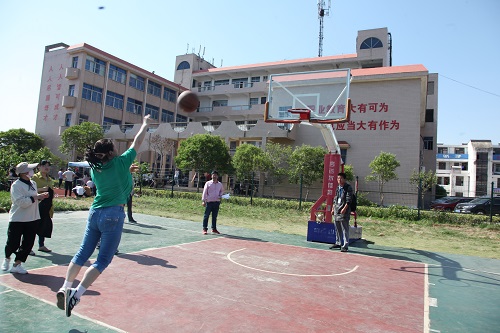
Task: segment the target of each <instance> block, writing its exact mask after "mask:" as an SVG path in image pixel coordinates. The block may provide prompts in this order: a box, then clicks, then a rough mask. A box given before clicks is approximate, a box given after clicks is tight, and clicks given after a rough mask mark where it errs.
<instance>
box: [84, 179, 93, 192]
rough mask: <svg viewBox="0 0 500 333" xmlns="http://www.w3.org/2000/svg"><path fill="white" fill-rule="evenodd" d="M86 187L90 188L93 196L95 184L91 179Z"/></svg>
mask: <svg viewBox="0 0 500 333" xmlns="http://www.w3.org/2000/svg"><path fill="white" fill-rule="evenodd" d="M86 185H87V186H88V187H89V188H90V190H91V192H92V195H95V184H94V182H93V181H92V178H90V179H89V180H88V181H87V183H86Z"/></svg>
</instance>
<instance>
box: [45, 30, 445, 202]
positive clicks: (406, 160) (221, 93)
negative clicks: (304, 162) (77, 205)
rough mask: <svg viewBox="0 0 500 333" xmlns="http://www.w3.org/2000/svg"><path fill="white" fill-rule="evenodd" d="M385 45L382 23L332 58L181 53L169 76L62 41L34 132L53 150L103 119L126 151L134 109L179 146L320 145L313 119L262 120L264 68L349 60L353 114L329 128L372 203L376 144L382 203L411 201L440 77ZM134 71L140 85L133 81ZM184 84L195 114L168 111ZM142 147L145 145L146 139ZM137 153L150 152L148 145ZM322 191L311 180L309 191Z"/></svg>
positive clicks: (431, 131)
mask: <svg viewBox="0 0 500 333" xmlns="http://www.w3.org/2000/svg"><path fill="white" fill-rule="evenodd" d="M390 44H391V39H390V34H389V32H388V30H387V28H381V29H372V30H363V31H359V32H358V37H357V39H356V53H353V54H347V55H340V56H324V57H316V58H308V59H296V60H286V61H278V62H269V63H259V64H248V65H242V66H231V67H221V68H216V67H215V66H213V65H212V64H210V63H209V62H207V61H205V60H204V59H203V58H201V57H200V56H199V55H195V54H185V55H180V56H178V57H177V58H176V61H175V68H176V70H175V74H174V81H173V82H171V81H169V80H166V79H164V78H161V77H158V76H156V75H154V74H153V73H149V72H147V71H145V70H142V69H140V68H138V67H136V66H134V65H132V64H129V63H127V62H125V61H123V60H121V59H119V58H117V57H115V56H112V55H110V54H107V53H105V52H103V51H101V50H99V49H97V48H95V47H92V46H90V45H87V44H82V45H76V46H71V47H68V46H64V45H63V46H62V47H59V48H58V49H57V50H55V51H49V52H46V53H45V59H44V71H43V75H42V84H41V90H40V102H39V109H38V118H37V127H36V133H37V134H39V135H40V136H41V137H42V138H44V139H45V142H46V145H47V146H49V148H51V149H52V151H54V152H56V151H57V147H58V146H59V145H60V144H61V143H60V134H61V133H62V131H63V130H64V129H65V128H67V126H72V125H75V124H78V123H80V122H81V121H93V122H96V123H100V124H103V125H107V128H109V129H108V130H107V133H106V136H107V137H111V138H114V139H116V140H117V141H118V142H121V144H120V147H119V149H120V150H124V149H125V148H126V146H127V145H128V144H129V143H130V142H131V140H132V139H133V136H134V135H135V133H136V132H137V130H138V126H139V125H138V124H139V123H140V119H141V117H142V116H143V115H144V114H148V113H150V114H152V116H153V115H154V117H153V118H155V119H157V120H158V123H159V125H158V126H157V128H155V129H154V135H160V136H161V137H164V138H169V139H171V140H174V141H175V142H176V143H177V146H178V143H179V142H180V141H182V140H183V139H186V138H188V137H190V136H192V135H194V134H198V133H211V134H213V135H219V136H221V137H222V138H224V140H225V141H226V143H227V144H228V146H229V147H230V150H231V152H233V151H234V150H235V149H236V148H237V147H238V146H239V145H241V144H242V143H250V144H254V145H256V146H259V147H262V148H265V145H266V143H267V142H277V143H282V144H286V145H292V146H300V145H302V144H307V145H311V146H326V145H325V142H324V139H323V137H322V135H321V133H320V132H319V131H318V130H317V129H315V128H314V127H311V126H306V125H294V126H293V127H292V128H286V127H284V126H278V125H277V124H271V123H266V122H264V105H265V102H266V101H267V98H268V96H267V93H268V88H267V80H268V77H269V75H271V74H278V73H290V72H303V71H315V70H325V69H336V68H351V69H352V71H351V73H352V81H351V90H350V97H351V100H352V109H351V119H350V121H349V122H348V123H345V124H336V125H335V127H334V129H335V133H336V136H337V139H338V141H339V143H340V148H341V150H342V151H341V154H342V156H343V159H344V161H345V162H346V163H347V164H350V165H352V166H353V168H354V173H355V174H356V175H357V176H358V177H359V189H360V191H362V192H365V193H367V195H368V197H369V199H371V200H373V201H375V202H378V194H377V192H378V190H377V184H375V183H368V182H366V181H365V180H364V179H365V176H367V175H368V174H370V172H371V170H370V168H369V163H370V162H371V161H372V160H373V159H374V158H375V157H376V156H377V155H379V154H380V152H382V151H383V152H389V153H393V154H395V155H396V158H397V159H398V161H399V162H400V163H401V166H400V167H399V168H398V169H397V170H396V172H397V174H398V177H399V179H398V180H394V181H391V182H390V184H388V185H387V188H388V192H393V193H387V194H386V196H385V199H384V203H385V204H396V203H397V204H403V205H409V206H416V205H417V195H416V193H417V192H416V191H413V190H409V179H410V176H411V174H412V172H414V171H418V170H427V171H428V170H435V168H436V153H437V149H436V138H437V118H438V116H437V115H438V76H437V74H431V73H429V72H428V71H427V69H426V68H425V67H424V66H423V65H420V64H416V65H407V66H391V58H392V56H391V54H390V49H391V45H390ZM75 57H78V59H77V64H76V65H75V64H74V62H75V60H74V58H75ZM96 59H97V60H99V61H96ZM96 67H98V69H96ZM51 70H52V71H51ZM56 71H57V72H56ZM56 74H59V75H56ZM52 75H54V76H52ZM138 77H139V78H141V79H142V80H139V81H142V82H143V84H142V90H141V89H137V88H138V86H137V85H138V83H137V82H138ZM50 78H52V80H54V78H57V80H59V81H60V82H61V83H60V84H61V86H59V85H58V86H53V85H51V86H50V89H49V90H52V89H54V87H56V89H58V91H60V92H59V93H58V95H57V94H54V93H53V92H50V93H49V90H48V82H50V81H48V80H49V79H50ZM116 79H117V80H116ZM117 81H118V82H117ZM58 84H59V83H58ZM59 88H60V89H59ZM185 89H191V90H193V91H195V92H196V93H197V94H198V96H199V98H200V108H199V109H198V110H197V111H196V112H193V113H189V114H184V113H182V112H178V111H177V110H176V105H175V97H176V96H178V94H179V93H180V92H182V91H183V90H185ZM99 93H100V94H101V98H100V99H99V98H97V97H96V96H98V95H99ZM56 105H57V106H56ZM134 124H137V125H135V126H134ZM141 150H142V151H148V150H150V147H148V146H147V140H145V143H144V144H143V147H141ZM174 154H175V150H174V152H173V153H172V156H173V155H174ZM172 156H170V158H169V160H168V161H164V162H165V163H164V164H162V165H164V166H165V168H170V167H173V164H172V163H173V162H172V160H173V159H172ZM142 157H143V158H144V159H145V160H147V161H151V159H153V162H155V161H154V160H155V159H156V157H155V156H154V153H152V152H149V154H145V155H141V158H142ZM148 159H149V160H148ZM159 171H160V173H161V172H162V171H163V170H159ZM288 192H289V190H286V189H285V190H284V191H283V193H282V194H283V195H286V194H288ZM320 192H321V189H320V186H318V188H317V193H314V191H313V192H312V193H311V196H313V197H314V196H317V195H319V194H320ZM277 195H280V194H279V193H277Z"/></svg>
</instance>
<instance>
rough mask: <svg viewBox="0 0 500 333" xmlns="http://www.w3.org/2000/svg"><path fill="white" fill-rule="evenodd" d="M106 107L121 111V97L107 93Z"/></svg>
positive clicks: (110, 92)
mask: <svg viewBox="0 0 500 333" xmlns="http://www.w3.org/2000/svg"><path fill="white" fill-rule="evenodd" d="M106 105H109V106H111V107H114V108H115V109H119V110H123V95H120V94H117V93H114V92H112V91H108V93H107V95H106Z"/></svg>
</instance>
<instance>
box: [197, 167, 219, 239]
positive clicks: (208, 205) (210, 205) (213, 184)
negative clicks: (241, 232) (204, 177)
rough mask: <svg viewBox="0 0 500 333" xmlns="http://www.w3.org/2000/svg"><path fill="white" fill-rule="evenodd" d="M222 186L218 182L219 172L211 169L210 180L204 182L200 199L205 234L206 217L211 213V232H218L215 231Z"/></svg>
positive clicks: (206, 228) (217, 232)
mask: <svg viewBox="0 0 500 333" xmlns="http://www.w3.org/2000/svg"><path fill="white" fill-rule="evenodd" d="M222 194H224V192H223V186H222V183H221V182H219V173H218V172H217V171H215V170H214V171H212V180H209V181H207V182H206V183H205V186H204V187H203V194H202V195H201V199H202V200H203V203H202V205H203V207H205V214H204V215H203V234H204V235H206V234H207V231H208V218H209V217H210V214H212V233H213V234H220V232H219V231H217V215H218V214H219V206H220V199H221V197H222Z"/></svg>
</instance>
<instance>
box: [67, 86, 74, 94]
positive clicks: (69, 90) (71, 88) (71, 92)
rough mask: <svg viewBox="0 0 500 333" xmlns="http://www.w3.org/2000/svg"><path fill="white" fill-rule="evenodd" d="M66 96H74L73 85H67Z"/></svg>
mask: <svg viewBox="0 0 500 333" xmlns="http://www.w3.org/2000/svg"><path fill="white" fill-rule="evenodd" d="M68 96H75V85H74V84H70V85H69V88H68Z"/></svg>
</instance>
